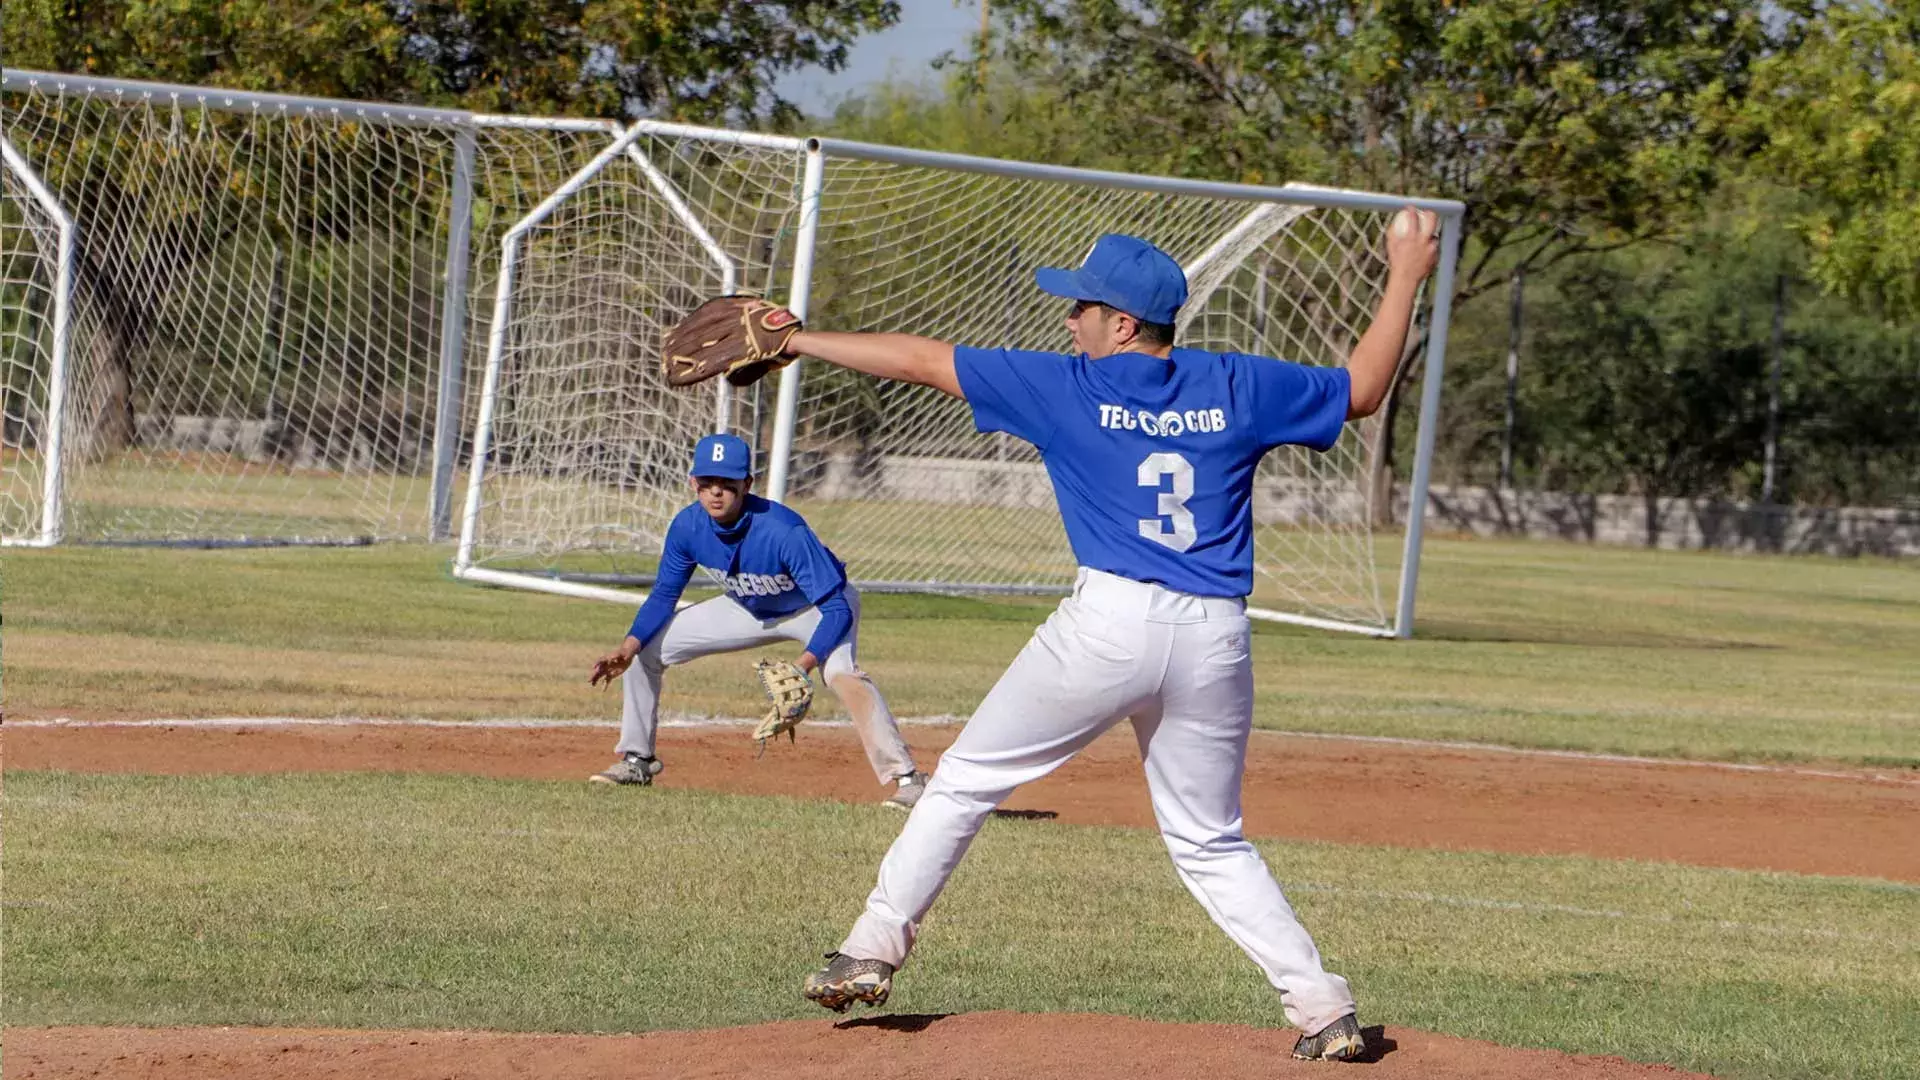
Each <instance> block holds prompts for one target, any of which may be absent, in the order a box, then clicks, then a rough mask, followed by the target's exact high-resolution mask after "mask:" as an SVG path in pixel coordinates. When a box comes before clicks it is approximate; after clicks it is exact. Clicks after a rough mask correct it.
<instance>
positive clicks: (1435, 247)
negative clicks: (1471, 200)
mask: <svg viewBox="0 0 1920 1080" xmlns="http://www.w3.org/2000/svg"><path fill="white" fill-rule="evenodd" d="M1408 210H1410V211H1412V214H1413V222H1414V227H1413V228H1410V229H1408V230H1407V231H1406V232H1404V233H1402V232H1400V231H1399V230H1397V229H1392V228H1389V229H1388V230H1387V287H1386V290H1385V291H1384V292H1382V293H1381V294H1380V306H1379V307H1378V308H1376V309H1375V310H1374V313H1373V323H1372V324H1371V325H1369V326H1368V327H1367V332H1366V333H1364V334H1362V335H1360V343H1359V344H1358V345H1355V346H1354V347H1353V354H1352V355H1351V356H1349V357H1347V375H1348V377H1349V379H1350V380H1351V382H1352V387H1353V389H1352V397H1351V399H1350V401H1349V404H1348V406H1347V419H1349V420H1358V419H1360V418H1361V417H1363V416H1372V415H1373V414H1374V412H1376V411H1377V410H1378V409H1379V408H1380V405H1381V403H1382V402H1384V401H1386V399H1387V390H1388V389H1389V388H1390V387H1391V386H1392V385H1393V377H1394V374H1395V373H1396V372H1397V371H1399V369H1400V354H1401V353H1403V352H1405V351H1406V348H1407V330H1408V329H1409V328H1410V327H1411V326H1412V325H1413V305H1414V302H1415V301H1416V300H1417V299H1418V298H1419V296H1420V282H1422V281H1424V280H1425V279H1426V276H1427V275H1428V274H1430V273H1432V272H1433V266H1434V263H1436V262H1438V261H1439V258H1440V242H1439V235H1440V215H1438V214H1435V213H1432V212H1431V211H1425V210H1417V211H1413V210H1412V208H1411V207H1409V208H1408ZM1406 212H1408V211H1402V213H1406Z"/></svg>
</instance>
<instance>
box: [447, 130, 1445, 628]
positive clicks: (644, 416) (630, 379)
mask: <svg viewBox="0 0 1920 1080" xmlns="http://www.w3.org/2000/svg"><path fill="white" fill-rule="evenodd" d="M1402 204H1403V200H1399V199H1390V198H1387V197H1383V196H1373V195H1366V194H1361V193H1351V192H1335V191H1328V190H1324V189H1309V188H1292V187H1289V188H1254V187H1246V186H1239V185H1217V184H1202V183H1189V182H1182V181H1173V180H1164V179H1158V178H1146V177H1129V176H1117V175H1112V174H1098V173H1089V172H1083V171H1078V170H1071V169H1060V168H1050V167H1044V166H1032V165H1022V164H1018V163H1008V162H993V161H986V160H982V159H969V158H960V157H955V156H951V155H940V154H928V153H920V152H914V151H903V150H897V149H892V148H884V147H872V146H864V145H861V144H853V143H845V142H837V141H834V140H798V139H785V138H776V137H768V136H752V135H743V134H740V133H734V132H724V131H713V130H707V129H698V128H689V127H683V126H677V125H670V124H660V123H651V122H644V121H643V122H641V123H640V124H637V125H635V127H634V128H632V129H631V130H630V131H629V132H628V134H627V135H626V136H625V138H624V139H623V140H622V141H621V143H619V144H617V145H615V146H612V147H609V148H608V149H607V150H606V151H605V152H604V153H603V154H602V156H601V159H600V160H597V161H595V162H592V163H590V164H589V165H588V166H587V167H585V168H583V169H582V170H581V172H579V173H578V174H576V175H575V176H574V177H573V178H572V179H571V180H570V181H569V182H568V183H566V184H564V185H562V186H561V187H560V188H559V189H558V190H557V191H556V192H555V193H554V194H553V196H552V197H551V198H549V199H548V200H547V202H546V203H545V204H544V205H543V206H542V207H541V208H540V209H539V210H538V211H537V212H536V213H534V214H533V215H531V216H529V217H528V218H526V219H523V220H522V221H521V222H520V224H519V225H517V226H516V227H515V229H514V230H513V231H511V232H510V233H509V236H508V241H507V244H506V249H505V250H506V254H505V256H504V258H505V260H506V262H507V263H508V264H509V265H510V267H511V272H510V273H509V274H506V275H503V276H502V277H501V278H499V279H497V280H499V281H502V282H504V287H503V288H500V289H498V290H497V292H496V295H495V297H494V298H493V304H494V312H495V315H494V318H495V320H496V322H495V323H494V325H493V331H494V334H493V338H492V340H491V342H490V350H489V355H488V365H487V373H486V380H485V383H484V388H483V395H484V400H483V403H482V405H481V424H480V429H479V431H478V432H477V439H476V444H475V451H474V458H475V460H476V461H477V462H479V463H480V467H479V468H478V469H476V470H475V472H476V475H477V476H478V478H479V479H478V482H477V483H475V484H473V485H472V486H471V487H470V489H469V491H468V501H467V504H466V514H465V515H464V519H463V524H462V535H461V547H460V554H459V556H458V558H457V560H456V573H459V574H463V575H465V576H470V577H478V578H480V579H482V580H495V581H514V582H515V583H519V584H528V585H533V586H535V587H552V586H551V584H550V583H551V582H552V581H553V580H554V579H556V578H559V579H565V578H572V579H575V580H586V581H593V580H594V579H604V580H609V581H644V580H645V579H646V575H647V573H648V572H649V571H650V570H651V568H652V566H653V564H654V561H655V558H656V556H657V553H658V550H659V545H660V542H661V540H662V537H663V535H664V532H665V527H666V523H667V521H668V520H669V519H670V518H671V516H672V514H673V512H674V511H675V510H676V509H677V508H678V507H680V506H682V505H684V504H685V503H686V501H687V499H688V492H687V489H686V481H685V471H686V470H685V466H686V461H687V455H688V452H689V451H690V448H691V445H692V443H693V441H694V440H695V439H696V438H697V437H698V436H699V435H700V434H702V433H704V432H706V431H709V430H712V429H714V428H715V427H716V426H719V427H725V428H727V429H729V430H733V431H735V432H736V433H738V434H741V435H742V436H743V437H746V438H747V439H748V440H749V441H750V442H752V443H753V445H754V446H755V448H756V451H757V459H758V461H759V463H760V465H761V469H760V475H761V480H760V485H761V486H760V489H761V490H762V491H764V492H766V493H768V494H769V495H771V496H772V497H774V498H778V499H781V500H783V501H785V502H787V503H788V504H790V505H792V506H794V507H795V508H796V509H798V510H800V511H801V512H802V513H803V514H805V515H806V516H807V517H808V519H809V520H810V521H812V522H813V524H814V525H815V527H816V528H817V529H818V530H819V531H820V532H821V534H822V535H823V537H824V538H826V540H827V541H828V543H829V544H830V545H831V546H832V547H833V548H834V550H835V551H836V552H837V553H838V554H839V555H840V556H841V557H842V558H843V559H845V560H846V561H847V562H848V564H849V567H850V572H851V573H852V575H853V577H854V578H855V580H856V581H859V582H861V583H862V584H863V585H864V586H865V587H868V588H893V589H921V590H938V591H955V592H979V591H988V592H990V591H1035V592H1051V591H1061V590H1063V589H1064V588H1065V587H1066V586H1067V585H1068V583H1069V582H1070V581H1071V579H1072V574H1073V559H1072V555H1071V553H1070V552H1069V550H1068V548H1067V544H1066V538H1065V535H1064V532H1063V530H1062V528H1061V525H1060V519H1059V515H1058V512H1057V510H1056V509H1055V507H1054V502H1053V495H1052V490H1051V487H1050V485H1049V484H1048V481H1047V478H1046V474H1045V470H1044V467H1043V466H1042V465H1041V464H1040V462H1039V459H1038V457H1037V455H1036V453H1035V452H1034V450H1033V449H1032V448H1031V447H1029V446H1027V445H1026V444H1024V443H1021V442H1018V441H1016V440H1012V439H1009V438H1006V437H1005V436H997V435H996V436H982V435H979V434H976V433H975V431H974V428H973V425H972V422H971V420H970V415H969V413H968V411H967V409H966V406H965V405H964V403H962V402H959V401H956V400H953V399H950V398H947V397H946V396H944V395H942V394H939V393H938V392H935V391H932V390H928V389H925V388H918V387H911V386H905V385H900V384H891V383H883V382H879V381H876V380H872V379H868V378H865V377H862V376H857V375H853V374H850V373H847V372H844V371H840V370H838V369H834V368H830V367H828V366H826V365H823V364H817V363H815V364H809V363H805V362H802V363H799V364H796V365H794V366H793V367H791V368H789V369H788V370H787V371H786V372H783V373H782V376H781V377H780V379H779V380H778V381H777V382H776V381H775V380H771V379H770V380H765V381H763V382H762V383H760V384H757V385H756V386H754V387H752V388H750V389H748V390H745V391H741V392H737V393H735V394H734V395H733V396H732V397H731V398H730V399H723V400H722V401H719V402H716V401H715V399H714V397H713V396H712V395H711V394H710V393H709V392H707V391H706V390H704V389H703V390H702V391H701V392H699V393H690V392H686V391H674V390H671V389H669V388H668V387H667V386H666V385H665V384H664V381H663V379H662V377H661V373H660V370H659V345H660V341H661V338H662V335H663V334H664V332H665V330H666V329H667V328H668V327H669V326H671V325H672V323H673V322H674V321H675V320H676V319H677V318H678V317H679V316H680V315H682V314H684V313H685V312H686V311H687V310H689V309H691V308H692V307H693V306H694V305H695V304H696V303H698V302H699V300H701V299H703V298H705V297H707V296H711V295H714V294H715V293H717V292H719V291H722V290H723V289H725V288H728V287H732V288H735V289H737V290H739V291H747V292H756V293H763V294H767V295H771V296H774V297H776V298H778V299H782V300H785V301H787V302H789V303H790V305H791V306H793V307H794V308H795V310H796V311H799V312H801V313H802V314H803V315H804V316H805V317H806V318H807V320H808V322H809V323H810V324H811V325H814V326H818V327H821V328H828V329H835V330H848V331H863V330H865V331H901V332H908V333H917V334H925V335H929V336H933V337H938V338H943V339H947V340H952V341H958V342H961V343H967V344H980V345H1007V346H1013V347H1019V348H1031V349H1056V350H1057V349H1064V348H1066V347H1067V335H1066V330H1065V325H1064V318H1065V314H1066V311H1065V308H1066V304H1065V303H1064V302H1063V301H1059V300H1057V299H1055V298H1052V297H1049V296H1047V295H1045V294H1043V293H1041V292H1039V291H1038V290H1037V289H1035V288H1034V287H1033V285H1032V271H1033V268H1034V267H1037V266H1049V265H1051V266H1071V265H1076V264H1077V263H1078V262H1079V260H1080V258H1081V257H1082V256H1083V255H1084V254H1085V252H1086V250H1087V248H1088V247H1089V246H1090V245H1091V244H1092V242H1093V240H1094V239H1095V238H1096V237H1097V236H1099V235H1100V234H1101V233H1103V232H1110V231H1124V232H1130V233H1135V234H1138V235H1142V236H1144V237H1146V238H1148V239H1150V240H1152V241H1153V242H1154V243H1156V244H1158V245H1160V246H1161V247H1162V248H1164V249H1166V250H1167V251H1168V252H1169V253H1171V254H1172V255H1173V256H1174V257H1175V258H1176V259H1179V260H1180V261H1181V262H1182V263H1183V264H1184V265H1185V266H1186V267H1187V269H1188V273H1189V277H1190V280H1191V298H1190V300H1189V302H1188V304H1187V306H1186V308H1184V309H1183V311H1182V314H1181V325H1180V330H1181V344H1184V345H1188V346H1193V347H1199V348H1209V349H1218V350H1223V351H1224V350H1232V351H1239V352H1249V353H1258V354H1263V355H1271V356H1278V357H1282V358H1285V359H1289V360H1295V361H1300V362H1306V363H1314V364H1340V363H1344V361H1345V359H1346V356H1347V354H1348V352H1349V351H1350V350H1351V349H1352V347H1353V345H1354V343H1355V342H1356V341H1357V339H1358V336H1359V334H1360V332H1361V331H1362V330H1363V329H1364V328H1365V326H1366V323H1367V319H1368V317H1369V315H1370V314H1371V312H1372V309H1373V306H1374V304H1375V302H1376V300H1377V299H1378V296H1379V292H1380V289H1381V287H1382V285H1383V283H1384V276H1385V263H1384V260H1383V256H1382V247H1381V236H1382V234H1383V230H1384V228H1385V226H1386V223H1387V221H1388V219H1389V216H1390V214H1391V212H1392V211H1393V210H1395V209H1397V208H1398V207H1399V206H1400V205H1402ZM1423 205H1428V206H1431V207H1432V208H1434V209H1438V210H1440V211H1441V212H1442V213H1443V215H1446V216H1447V217H1448V218H1449V220H1450V223H1451V224H1450V226H1449V228H1448V235H1449V237H1450V238H1451V237H1452V236H1455V235H1457V231H1458V230H1457V215H1458V207H1457V205H1455V204H1450V203H1438V202H1433V203H1423ZM1445 256H1446V258H1445V265H1444V266H1443V268H1442V287H1441V288H1439V289H1437V290H1436V293H1435V295H1437V296H1442V297H1444V296H1445V295H1446V288H1445V278H1446V277H1449V276H1450V273H1451V260H1452V258H1453V256H1454V252H1453V250H1452V246H1451V242H1450V243H1449V245H1448V250H1447V251H1446V253H1445ZM1420 321H1421V324H1422V326H1421V329H1424V330H1426V331H1429V333H1427V334H1424V335H1417V336H1416V339H1417V340H1424V341H1427V342H1428V343H1429V349H1430V351H1429V354H1428V358H1429V364H1430V369H1429V370H1430V371H1437V366H1438V365H1437V363H1436V362H1435V361H1437V359H1438V357H1439V355H1440V354H1439V350H1440V349H1442V348H1443V347H1444V332H1443V331H1444V324H1445V310H1444V304H1443V305H1442V306H1441V309H1440V310H1439V311H1433V310H1431V309H1424V310H1423V311H1422V314H1421V316H1420ZM1434 385H1435V388H1436V389H1437V382H1436V383H1435V384H1434ZM1427 398H1428V399H1429V402H1423V407H1426V406H1428V405H1429V403H1430V404H1431V405H1434V406H1437V397H1436V396H1435V395H1434V393H1432V392H1429V393H1428V394H1427ZM716 406H717V411H716ZM1377 422H1378V421H1369V422H1368V423H1367V424H1362V425H1356V426H1355V429H1354V430H1350V431H1348V432H1347V433H1346V434H1345V435H1344V436H1343V438H1342V439H1341V441H1340V443H1339V445H1338V446H1337V447H1335V448H1334V449H1333V450H1332V451H1331V452H1329V453H1326V454H1314V453H1312V452H1309V451H1305V450H1300V449H1287V450H1283V451H1280V452H1276V453H1274V454H1272V455H1270V456H1269V458H1268V459H1267V460H1266V462H1265V463H1264V464H1263V466H1262V468H1261V470H1260V473H1259V484H1258V489H1257V493H1256V501H1255V517H1256V524H1257V552H1256V563H1257V568H1258V586H1257V588H1256V591H1255V595H1254V602H1255V604H1256V605H1257V606H1258V607H1260V608H1261V609H1262V610H1263V613H1265V614H1271V615H1276V616H1283V617H1291V618H1293V619H1295V620H1296V621H1306V622H1311V623H1315V624H1319V625H1330V626H1338V627H1341V628H1346V629H1356V630H1363V631H1370V632H1375V633H1385V632H1395V631H1401V630H1403V629H1404V627H1403V625H1402V624H1403V623H1404V622H1405V619H1404V617H1403V615H1402V610H1403V608H1402V606H1401V605H1399V604H1396V602H1395V597H1393V596H1392V595H1390V591H1389V590H1390V589H1391V587H1392V585H1393V583H1394V582H1395V581H1397V580H1399V581H1402V588H1401V591H1402V592H1403V593H1406V594H1407V595H1408V596H1409V597H1410V585H1411V582H1410V579H1404V580H1403V578H1402V575H1401V568H1402V564H1403V563H1406V564H1407V565H1408V566H1412V565H1414V563H1411V562H1408V561H1407V560H1405V559H1404V557H1403V554H1402V552H1403V551H1404V550H1405V549H1406V547H1407V546H1409V545H1408V544H1407V543H1405V542H1403V538H1402V537H1401V535H1400V534H1399V532H1398V530H1395V531H1394V533H1393V534H1392V535H1391V536H1387V535H1383V534H1382V533H1380V532H1379V531H1377V530H1376V528H1375V526H1374V524H1373V523H1374V521H1375V519H1376V517H1377V516H1379V515H1376V514H1375V507H1374V506H1373V505H1372V501H1371V494H1370V493H1371V491H1372V485H1371V484H1370V483H1369V482H1368V479H1369V470H1370V465H1371V463H1370V461H1369V457H1368V455H1369V453H1370V451H1371V449H1372V448H1373V447H1374V446H1375V445H1376V443H1375V440H1374V438H1373V437H1372V436H1373V432H1372V431H1371V430H1370V425H1371V424H1373V423H1377ZM1420 441H1421V442H1422V443H1423V444H1424V443H1426V442H1427V441H1428V440H1427V439H1426V438H1423V439H1421V440H1420ZM1416 482H1417V483H1424V470H1421V471H1420V475H1419V476H1417V477H1416ZM1417 497H1418V495H1417V493H1416V498H1417ZM1416 505H1418V503H1416ZM1406 539H1407V540H1409V541H1410V542H1411V546H1412V547H1413V548H1414V549H1416V550H1417V544H1418V536H1417V529H1416V530H1415V534H1414V535H1412V536H1410V537H1408V538H1406ZM576 591H582V592H588V593H590V592H592V590H591V589H581V590H576ZM1405 610H1410V608H1407V609H1405Z"/></svg>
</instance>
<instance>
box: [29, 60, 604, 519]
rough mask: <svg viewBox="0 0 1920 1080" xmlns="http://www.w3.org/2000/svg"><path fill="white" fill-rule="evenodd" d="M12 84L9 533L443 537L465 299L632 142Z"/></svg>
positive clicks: (259, 101) (79, 83)
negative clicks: (59, 334)
mask: <svg viewBox="0 0 1920 1080" xmlns="http://www.w3.org/2000/svg"><path fill="white" fill-rule="evenodd" d="M4 87H5V93H4V110H0V135H3V136H4V137H5V139H6V141H7V144H8V146H9V147H10V148H11V151H10V154H9V157H8V159H7V161H6V162H5V163H4V165H0V174H4V188H3V189H0V195H3V196H4V199H3V200H0V207H3V209H0V364H4V366H5V383H4V391H5V394H6V398H5V409H6V426H5V430H4V435H5V446H4V451H0V453H3V454H4V457H0V467H4V470H5V473H4V477H0V491H3V492H4V497H3V498H4V502H0V537H3V538H4V540H5V541H6V542H8V543H24V544H41V543H48V542H52V541H54V540H57V539H64V540H67V541H75V542H109V543H185V544H235V543H240V544H255V543H275V544H285V543H342V542H352V543H357V542H365V541H368V540H384V539H428V538H429V537H434V536H444V535H445V534H446V533H447V530H448V527H449V526H448V523H449V522H450V520H451V509H450V507H451V497H452V490H453V487H454V485H455V483H456V477H455V475H454V474H455V471H456V468H457V461H456V456H457V452H458V451H459V450H460V449H462V448H463V447H464V446H465V445H466V434H467V432H468V431H470V430H471V423H470V420H468V419H467V418H469V417H470V416H471V407H470V406H469V405H468V404H467V402H466V400H465V399H466V397H467V396H468V395H466V394H465V393H464V387H465V382H464V381H463V379H462V377H461V374H462V371H463V370H464V369H465V368H466V367H467V366H470V361H474V362H477V360H478V359H479V358H480V357H481V356H483V355H484V352H483V350H484V342H485V338H486V335H485V326H484V318H485V316H486V313H487V312H488V311H489V309H488V308H487V307H486V306H484V305H482V306H480V307H479V309H478V311H477V312H474V311H472V306H471V305H468V304H466V303H465V301H466V299H467V295H468V293H469V292H472V293H475V294H480V295H485V296H489V297H490V296H491V294H492V277H491V275H492V273H493V268H494V265H495V264H496V263H497V255H498V250H499V237H500V234H501V233H502V232H503V231H504V230H505V229H506V228H507V227H508V226H510V225H511V224H512V223H513V222H514V221H516V220H518V219H519V218H520V217H522V216H523V215H525V214H526V213H527V211H528V210H530V209H531V208H532V207H533V206H535V205H536V204H538V203H539V201H540V200H541V199H543V198H545V197H546V196H547V195H548V194H550V193H551V192H552V191H553V189H554V188H555V187H556V186H557V185H558V184H559V183H560V182H561V181H563V180H564V179H566V177H567V176H569V175H571V174H572V173H574V172H575V171H577V170H578V169H579V167H580V166H581V165H582V164H584V163H585V162H587V161H590V160H592V158H593V155H594V154H595V153H597V152H598V151H599V150H600V149H601V148H603V147H605V146H606V145H607V144H608V143H610V142H611V141H612V140H613V138H614V137H615V136H617V135H618V134H619V132H620V130H621V128H620V127H619V126H617V125H612V124H608V123H605V122H598V121H538V120H536V121H520V120H514V119H511V118H500V117H482V116H475V115H472V114H468V113H462V112H450V111H442V110H433V109H420V108H414V107H410V106H401V105H382V104H376V103H356V102H340V101H326V100H321V99H306V98H292V97H284V96H277V95H265V94H246V93H241V92H237V91H225V90H213V89H206V88H195V87H178V86H166V85H161V84H149V83H136V82H129V81H124V80H111V79H94V78H87V77H82V76H70V75H54V74H46V73H36V72H22V71H15V70H8V71H7V72H6V73H5V82H4ZM36 188H37V189H38V190H39V191H40V192H41V193H42V194H43V195H44V198H43V199H39V200H38V201H36V196H35V193H34V191H35V189H36ZM43 204H44V205H43ZM53 214H59V215H64V216H65V218H66V219H67V220H68V221H69V222H70V223H71V235H72V243H71V245H70V247H68V248H64V249H63V248H59V247H58V245H57V244H56V242H55V241H56V239H57V238H56V235H55V233H56V231H57V228H56V226H55V224H54V218H53V217H52V216H51V215H53ZM62 282H64V284H62ZM60 304H64V305H65V307H66V309H67V314H66V316H65V318H64V319H56V318H55V317H54V309H55V307H56V306H57V305H60ZM470 312H471V319H472V320H474V321H477V322H478V325H476V326H471V327H470V326H469V321H470ZM56 325H58V326H59V327H60V328H61V329H62V331H63V334H64V341H63V344H64V346H65V347H64V350H63V351H64V358H65V368H64V372H62V373H61V375H60V377H58V378H56V377H55V358H54V357H55V352H56V350H55V348H54V338H55V327H56ZM470 353H471V354H472V355H471V357H469V354H470ZM56 388H57V389H58V390H59V391H60V392H61V393H62V394H63V399H62V400H61V401H59V402H58V403H56V402H55V400H54V393H55V390H56ZM476 400H477V399H476ZM56 433H58V434H60V435H61V439H60V449H59V452H58V453H53V452H51V451H52V449H53V448H52V443H51V441H50V440H51V439H52V438H53V436H54V435H55V434H56Z"/></svg>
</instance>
